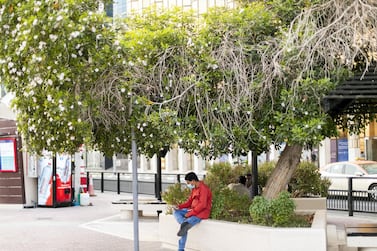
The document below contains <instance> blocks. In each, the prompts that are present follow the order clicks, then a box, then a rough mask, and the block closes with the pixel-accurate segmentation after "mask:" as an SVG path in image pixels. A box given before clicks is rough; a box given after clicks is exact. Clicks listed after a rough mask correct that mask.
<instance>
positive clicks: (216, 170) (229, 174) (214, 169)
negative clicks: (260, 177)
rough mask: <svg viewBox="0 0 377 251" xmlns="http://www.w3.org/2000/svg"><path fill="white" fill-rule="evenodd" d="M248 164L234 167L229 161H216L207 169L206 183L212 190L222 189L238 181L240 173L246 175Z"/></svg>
mask: <svg viewBox="0 0 377 251" xmlns="http://www.w3.org/2000/svg"><path fill="white" fill-rule="evenodd" d="M247 168H248V167H247V166H244V165H237V166H234V167H232V166H231V165H230V164H229V163H228V162H222V163H216V164H213V165H212V166H210V167H209V168H208V169H207V175H206V177H205V183H206V184H207V185H208V186H209V187H210V188H211V190H216V189H222V188H224V187H226V186H227V185H228V184H230V183H233V182H236V181H238V177H239V176H240V175H245V174H246V172H247Z"/></svg>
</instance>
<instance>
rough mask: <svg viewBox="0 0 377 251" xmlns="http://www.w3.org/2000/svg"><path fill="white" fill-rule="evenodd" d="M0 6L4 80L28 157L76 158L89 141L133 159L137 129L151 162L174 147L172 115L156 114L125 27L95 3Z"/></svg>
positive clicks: (0, 60) (85, 0)
mask: <svg viewBox="0 0 377 251" xmlns="http://www.w3.org/2000/svg"><path fill="white" fill-rule="evenodd" d="M0 3H1V8H0V24H1V25H0V26H1V27H0V31H1V32H2V33H3V36H1V38H0V48H2V49H1V50H0V68H1V82H2V83H4V84H5V86H6V88H7V90H8V91H10V92H13V93H14V94H15V99H14V102H13V104H14V106H15V108H16V109H17V114H18V118H17V123H18V130H19V133H20V134H21V135H22V136H23V137H24V138H25V143H26V145H27V149H28V151H31V152H36V153H40V152H41V151H42V150H44V149H45V150H50V151H52V152H70V153H72V152H75V151H76V150H77V147H78V146H79V145H81V144H83V143H84V144H86V145H87V146H88V147H94V148H96V149H98V150H100V151H102V152H104V153H105V154H106V155H108V156H111V155H112V154H113V153H130V149H131V133H130V132H131V128H134V129H136V130H135V132H136V139H137V141H138V142H140V144H139V150H140V152H141V153H145V154H147V155H149V156H151V155H153V153H156V152H158V151H159V150H160V149H161V148H163V147H165V146H169V143H170V142H175V141H176V140H175V137H176V132H175V131H174V130H164V128H166V127H168V126H170V128H171V127H173V126H175V125H176V121H175V119H174V112H172V111H168V110H164V109H158V110H152V109H150V107H151V106H150V100H149V99H148V98H147V96H146V93H149V87H150V86H147V85H145V86H143V85H138V84H137V81H136V80H137V78H135V72H136V68H135V67H133V65H131V64H132V62H135V61H134V60H136V59H137V58H135V57H136V56H135V55H136V54H135V53H131V49H130V47H128V48H126V49H124V47H123V46H122V44H121V43H122V41H121V39H123V38H122V35H123V34H124V32H123V31H124V29H122V28H123V27H122V26H118V25H116V23H113V22H112V20H109V19H108V18H106V17H105V16H104V14H103V13H97V8H98V3H97V1H92V0H83V1H54V0H51V1H50V0H47V1H5V0H3V1H1V2H0ZM46 13H49V14H48V15H46ZM129 72H132V74H133V76H131V77H132V78H131V77H130V75H129ZM170 128H169V129H170Z"/></svg>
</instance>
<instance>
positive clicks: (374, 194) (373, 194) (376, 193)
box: [368, 184, 377, 201]
mask: <svg viewBox="0 0 377 251" xmlns="http://www.w3.org/2000/svg"><path fill="white" fill-rule="evenodd" d="M368 196H369V199H370V200H375V201H377V184H372V185H370V186H369V189H368Z"/></svg>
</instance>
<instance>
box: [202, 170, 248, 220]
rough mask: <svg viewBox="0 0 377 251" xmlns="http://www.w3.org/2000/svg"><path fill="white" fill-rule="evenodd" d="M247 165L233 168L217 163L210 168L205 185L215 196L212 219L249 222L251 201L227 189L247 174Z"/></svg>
mask: <svg viewBox="0 0 377 251" xmlns="http://www.w3.org/2000/svg"><path fill="white" fill-rule="evenodd" d="M247 168H248V167H247V166H246V165H237V166H234V167H232V166H231V165H230V164H229V163H216V164H214V165H212V166H211V167H209V168H208V170H207V175H206V178H205V183H206V184H207V185H208V186H209V187H210V189H211V191H212V195H213V199H212V210H211V216H210V217H211V218H212V219H218V220H227V221H238V220H240V219H241V220H242V221H247V220H248V218H249V217H250V214H249V212H248V208H249V206H250V203H251V200H250V199H249V197H248V196H241V195H239V194H238V193H236V192H235V191H231V190H230V189H228V188H227V186H228V184H230V183H233V182H235V181H238V177H239V176H240V175H245V173H246V172H247Z"/></svg>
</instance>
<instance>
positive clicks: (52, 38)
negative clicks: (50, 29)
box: [49, 34, 58, 42]
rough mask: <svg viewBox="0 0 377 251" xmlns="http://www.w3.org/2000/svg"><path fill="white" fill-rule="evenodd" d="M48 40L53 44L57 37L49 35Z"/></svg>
mask: <svg viewBox="0 0 377 251" xmlns="http://www.w3.org/2000/svg"><path fill="white" fill-rule="evenodd" d="M49 38H50V39H51V41H52V42H55V41H56V40H57V39H58V36H57V35H54V34H50V35H49Z"/></svg>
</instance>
